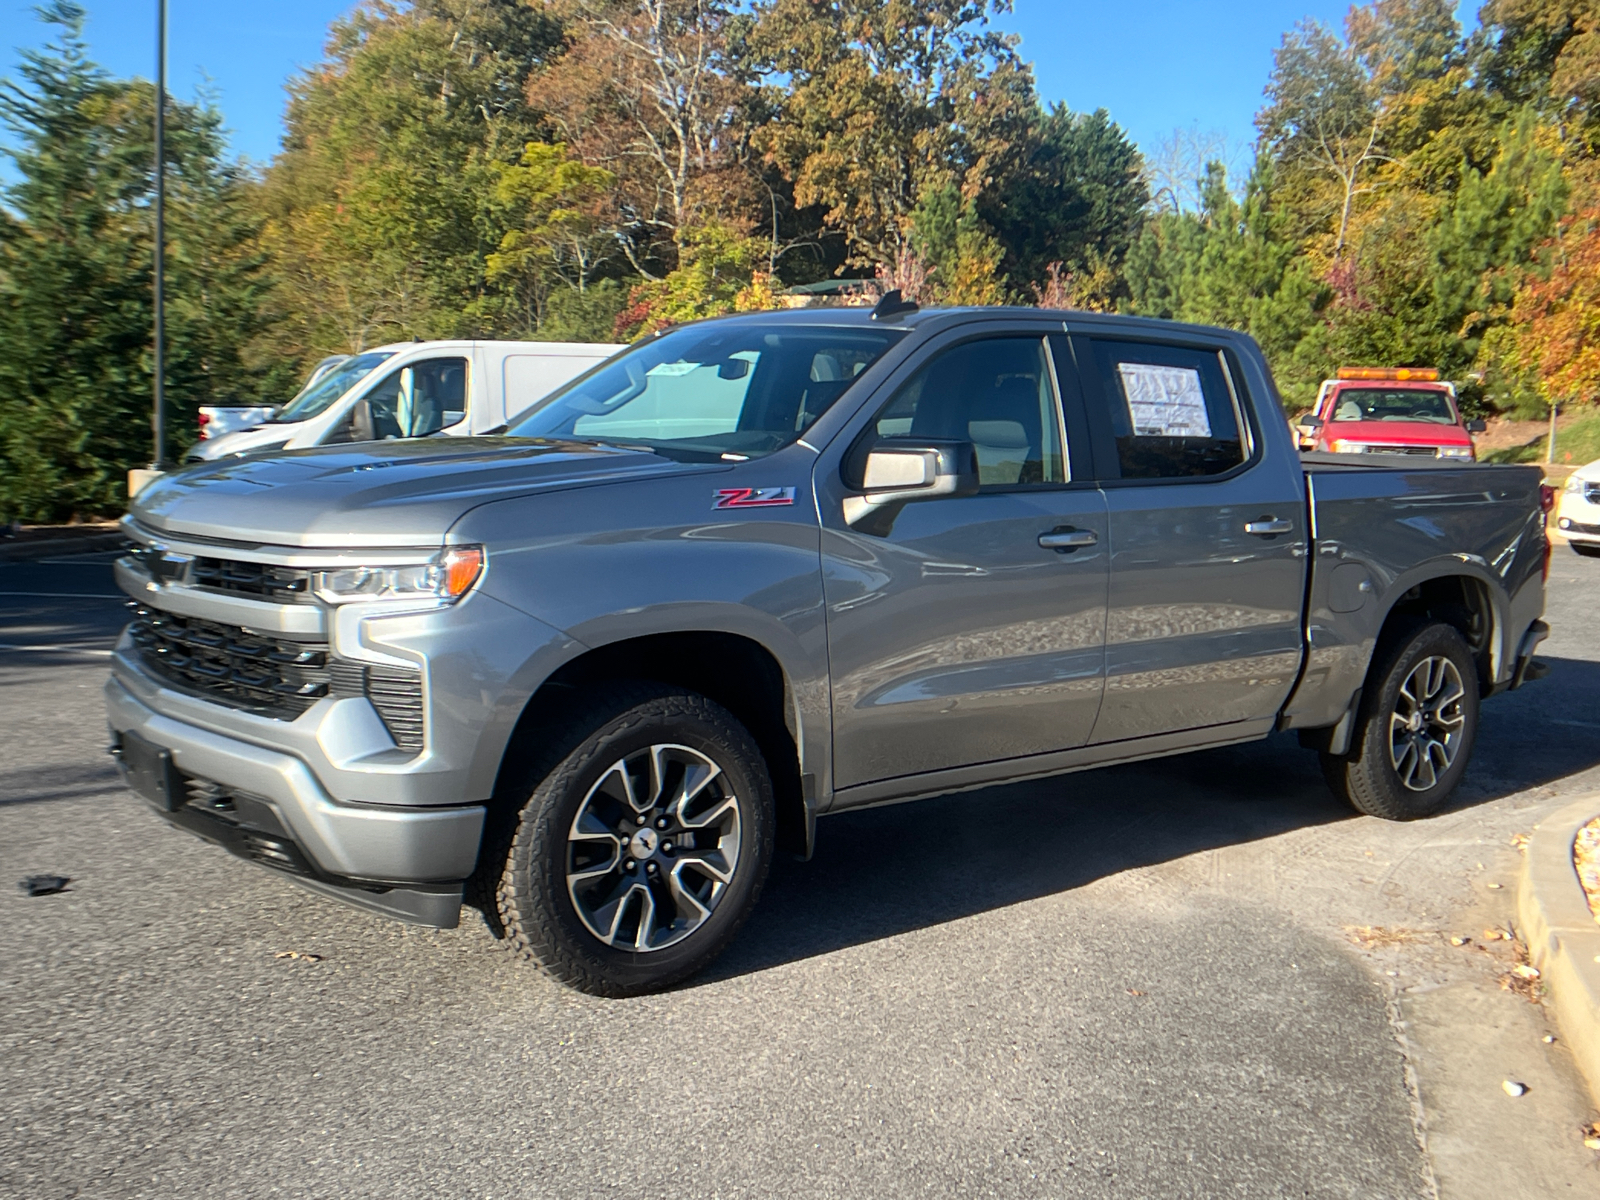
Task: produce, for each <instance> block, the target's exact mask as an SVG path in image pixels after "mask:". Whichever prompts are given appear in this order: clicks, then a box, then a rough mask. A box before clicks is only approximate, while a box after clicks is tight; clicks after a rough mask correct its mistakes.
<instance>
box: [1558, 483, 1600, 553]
mask: <svg viewBox="0 0 1600 1200" xmlns="http://www.w3.org/2000/svg"><path fill="white" fill-rule="evenodd" d="M1555 527H1556V532H1557V533H1559V534H1560V535H1561V536H1562V537H1564V538H1566V539H1567V540H1568V541H1569V542H1583V543H1584V544H1586V545H1589V544H1600V504H1591V503H1590V502H1589V501H1588V500H1587V499H1586V498H1585V497H1584V496H1583V495H1582V494H1581V493H1580V494H1574V493H1572V492H1566V493H1564V494H1563V495H1562V497H1561V503H1560V504H1559V505H1558V506H1557V507H1556V519H1555Z"/></svg>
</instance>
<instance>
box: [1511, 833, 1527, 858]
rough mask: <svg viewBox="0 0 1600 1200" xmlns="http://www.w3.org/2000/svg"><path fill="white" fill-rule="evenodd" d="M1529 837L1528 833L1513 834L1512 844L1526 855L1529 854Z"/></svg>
mask: <svg viewBox="0 0 1600 1200" xmlns="http://www.w3.org/2000/svg"><path fill="white" fill-rule="evenodd" d="M1528 836H1529V835H1528V834H1526V833H1513V834H1512V835H1511V844H1512V845H1513V846H1515V847H1516V848H1517V849H1518V850H1520V851H1522V852H1523V853H1524V854H1526V853H1527V852H1528Z"/></svg>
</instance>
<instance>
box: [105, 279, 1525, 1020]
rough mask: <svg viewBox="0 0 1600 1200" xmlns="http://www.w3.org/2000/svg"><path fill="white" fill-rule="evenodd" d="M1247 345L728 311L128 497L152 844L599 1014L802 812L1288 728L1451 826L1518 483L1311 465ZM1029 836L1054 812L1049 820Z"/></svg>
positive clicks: (667, 976)
mask: <svg viewBox="0 0 1600 1200" xmlns="http://www.w3.org/2000/svg"><path fill="white" fill-rule="evenodd" d="M1279 405H1280V401H1279V398H1278V394H1277V391H1276V389H1275V388H1274V385H1273V382H1272V378H1271V375H1270V373H1269V372H1268V369H1267V365H1266V363H1265V362H1264V360H1263V359H1262V356H1261V352H1260V351H1259V350H1258V349H1257V347H1256V345H1255V343H1254V342H1253V341H1251V340H1250V339H1249V338H1248V337H1246V336H1245V335H1243V334H1239V333H1232V332H1228V331H1225V330H1220V329H1207V328H1200V327H1196V326H1190V325H1180V324H1175V323H1169V322H1162V321H1152V320H1144V319H1137V318H1131V317H1120V316H1106V315H1090V314H1079V313H1052V312H1047V311H1039V310H1034V309H1002V308H986V309H954V310H932V311H927V312H918V311H916V308H915V306H914V305H907V304H903V303H901V302H899V298H898V296H897V295H896V294H895V293H891V294H890V295H889V296H888V297H885V298H884V300H883V301H882V302H880V303H879V305H878V307H877V308H876V309H874V310H871V311H868V310H865V309H809V310H795V311H789V312H781V313H762V314H752V315H746V316H737V317H729V318H724V319H719V320H714V321H708V322H703V323H698V324H691V325H685V326H681V327H678V328H676V329H672V330H670V331H667V332H664V333H662V334H660V335H658V336H655V337H652V338H649V339H646V340H645V341H643V342H641V343H640V344H638V345H636V346H634V347H633V348H632V349H630V350H628V351H627V352H625V353H623V354H621V355H618V356H617V357H616V358H614V359H612V360H610V361H609V362H607V363H606V364H605V365H603V366H602V367H600V368H599V369H597V370H594V371H591V372H590V373H589V374H587V375H585V376H583V377H581V378H579V379H578V380H576V381H575V382H573V383H571V384H569V385H568V386H567V387H565V388H563V389H561V390H559V391H557V392H555V393H554V394H552V395H551V396H549V397H546V398H545V399H544V400H543V401H541V402H540V403H538V404H536V405H535V406H533V408H532V409H531V410H529V411H528V412H526V413H525V414H523V416H522V417H521V418H520V419H519V420H518V421H516V422H515V423H513V424H512V426H511V428H510V429H509V430H508V431H507V432H506V433H505V434H504V435H502V436H495V437H477V438H462V439H458V440H456V441H454V442H445V441H442V440H433V441H423V442H412V443H404V442H369V443H365V444H360V445H337V446H325V447H320V448H317V449H312V450H303V451H298V452H293V453H286V454H281V455H274V456H262V457H251V458H243V459H232V460H229V461H227V462H221V463H214V464H209V465H205V466H201V467H197V468H195V469H193V470H190V471H187V472H184V473H182V474H179V475H176V476H173V477H170V478H167V479H164V480H161V481H158V482H157V483H154V484H152V485H150V487H149V488H147V489H146V490H145V491H143V492H141V493H140V494H139V495H138V497H137V498H136V499H135V501H134V503H133V505H132V509H131V512H130V513H129V515H128V516H127V518H126V519H125V524H124V527H125V529H126V531H127V533H128V536H129V537H130V538H131V539H132V540H133V542H134V545H135V549H134V550H133V551H132V552H131V553H130V554H129V555H127V556H126V557H125V558H123V559H122V560H120V561H119V562H118V563H117V566H116V574H117V579H118V582H119V584H120V586H121V587H122V589H123V590H124V591H125V592H126V593H127V594H128V595H129V596H130V597H131V598H132V602H133V618H134V619H133V622H132V624H131V625H130V626H129V627H128V629H127V631H126V632H125V633H124V635H123V636H122V638H121V640H120V641H119V643H118V644H117V647H116V650H115V653H114V659H113V668H112V675H111V678H110V679H109V680H108V682H107V684H106V693H105V695H106V704H107V712H108V714H109V719H110V725H111V729H112V732H113V737H114V739H115V753H116V754H117V755H118V761H119V762H120V764H121V767H122V769H123V771H124V772H125V774H126V777H127V779H128V781H129V783H130V784H131V785H132V786H133V788H134V789H135V790H137V791H138V792H139V793H140V794H141V795H143V796H145V797H146V798H147V799H148V800H149V801H150V802H151V803H152V804H153V805H154V807H155V808H156V809H157V810H158V811H159V812H160V813H161V814H162V815H163V816H164V817H165V818H166V819H167V820H168V821H170V822H172V823H173V824H175V825H178V826H181V827H183V828H185V829H188V830H191V831H193V832H195V833H198V834H199V835H201V836H203V837H206V838H210V839H211V840H213V841H215V842H217V843H220V844H221V845H222V846H224V847H226V848H227V849H229V850H230V851H232V852H233V853H235V854H238V855H240V856H243V857H245V858H249V859H253V860H254V861H256V862H258V863H261V864H263V865H265V866H268V867H271V868H273V869H276V870H279V871H281V872H283V873H285V874H286V875H288V876H290V877H291V878H293V879H295V880H297V881H299V882H300V883H302V884H304V885H305V886H307V887H310V888H313V889H314V890H317V891H319V892H321V893H322V894H324V895H327V896H334V897H338V898H340V899H343V900H345V901H347V902H348V903H351V904H355V905H358V906H361V907H364V908H367V909H371V910H375V911H378V912H382V913H387V914H389V915H391V916H395V917H399V918H401V919H402V920H407V921H414V922H419V923H422V924H427V925H434V926H451V925H454V924H455V923H456V922H457V920H458V914H459V910H460V908H461V906H462V902H463V897H464V896H465V897H466V898H467V899H468V900H469V901H470V902H471V903H473V904H475V905H478V906H479V907H481V908H483V909H484V910H485V911H486V913H489V914H492V925H493V927H494V928H496V929H497V930H498V931H500V932H501V933H502V934H503V938H504V942H505V944H506V945H507V946H509V947H510V948H512V949H513V950H515V951H516V952H517V953H518V954H519V955H523V956H527V957H530V958H533V959H536V960H538V961H539V962H541V963H542V964H544V965H545V966H546V967H547V968H548V969H549V970H550V971H552V972H553V973H554V974H555V975H556V976H558V977H560V978H561V979H564V980H566V981H568V982H569V983H572V984H574V985H576V986H578V987H581V988H585V989H588V990H591V991H594V992H599V993H603V994H611V995H617V994H628V993H635V992H640V991H644V990H649V989H654V988H660V987H663V986H666V985H668V984H670V983H672V982H673V981H675V980H679V979H682V978H684V977H686V976H688V975H689V974H691V973H693V972H694V971H696V970H698V969H699V968H701V967H703V966H704V965H705V964H706V963H707V962H709V961H710V960H711V959H712V958H713V957H714V956H715V955H716V954H717V953H718V951H719V950H720V949H721V948H722V947H723V946H724V945H725V944H726V943H727V942H728V939H729V938H730V937H732V936H733V933H734V931H735V930H736V929H737V928H738V927H739V926H740V924H741V923H742V922H743V921H744V919H745V916H746V914H747V913H748V912H749V910H750V907H751V906H752V905H753V904H754V903H755V901H756V898H757V896H758V895H759V893H760V891H761V887H762V883H763V881H764V880H765V878H766V874H767V869H768V864H769V863H770V862H771V861H772V857H773V854H774V852H775V848H776V847H785V848H788V849H790V850H793V851H794V852H796V853H797V854H800V855H802V856H804V855H806V854H809V852H810V847H811V845H812V843H813V837H814V831H815V823H816V819H817V818H818V817H821V816H824V815H826V814H831V813H838V812H844V811H848V810H851V809H855V808H859V807H862V806H866V805H878V804H884V803H887V802H891V801H900V800H910V799H915V798H917V797H921V796H928V795H934V794H938V793H943V792H951V791H958V790H963V789H969V788H977V787H985V786H988V785H992V784H998V783H1003V782H1006V781H1009V780H1017V779H1026V778H1030V777H1034V776H1043V775H1053V774H1057V773H1060V772H1065V771H1075V770H1080V769H1084V768H1089V767H1096V766H1102V765H1105V764H1109V763H1119V762H1128V761H1133V760H1138V759H1145V758H1152V757H1156V756H1161V755H1168V754H1174V753H1178V752H1182V751H1189V750H1199V749H1203V748H1206V747H1214V746H1224V745H1230V744H1233V743H1238V742H1248V741H1252V740H1255V739H1258V738H1263V737H1265V736H1267V735H1268V734H1269V733H1271V732H1273V731H1274V730H1291V729H1292V730H1296V731H1298V733H1299V737H1300V740H1301V742H1302V744H1303V745H1305V746H1306V747H1308V748H1310V749H1312V750H1314V751H1316V752H1317V753H1318V754H1319V755H1320V757H1321V763H1322V767H1323V770H1324V773H1325V775H1326V778H1327V779H1328V782H1329V784H1330V785H1331V787H1332V788H1333V790H1334V791H1335V792H1336V793H1338V794H1339V795H1340V796H1342V797H1343V798H1344V799H1345V800H1347V801H1348V802H1349V803H1350V804H1351V805H1353V806H1354V807H1355V808H1356V809H1357V810H1359V811H1361V812H1364V813H1370V814H1373V815H1376V816H1380V817H1387V818H1394V819H1407V818H1413V817H1420V816H1424V815H1426V814H1429V813H1433V812H1435V811H1437V810H1438V809H1439V808H1440V807H1441V806H1442V805H1443V804H1445V803H1446V802H1447V801H1448V800H1449V798H1450V796H1451V795H1452V793H1453V792H1454V791H1455V789H1456V786H1457V784H1458V783H1459V782H1460V780H1461V777H1462V774H1463V772H1464V771H1465V770H1466V768H1467V763H1468V759H1469V758H1470V756H1471V753H1472V747H1473V742H1474V739H1475V738H1476V736H1477V733H1478V705H1479V701H1480V699H1481V698H1483V697H1486V696H1490V695H1493V694H1495V693H1497V692H1502V691H1506V690H1508V689H1511V688H1515V687H1517V686H1518V685H1520V684H1521V683H1522V682H1523V681H1524V680H1525V679H1527V678H1529V677H1531V676H1532V675H1536V674H1537V673H1538V664H1535V663H1534V661H1533V654H1534V650H1535V647H1536V646H1537V645H1538V644H1539V642H1540V640H1541V639H1542V638H1543V637H1544V636H1545V635H1546V633H1547V629H1546V627H1545V625H1544V623H1543V622H1542V621H1541V620H1540V616H1541V613H1542V610H1543V605H1544V577H1545V572H1546V570H1547V567H1548V555H1547V548H1548V547H1547V542H1546V537H1545V526H1544V508H1543V503H1544V500H1545V496H1546V494H1545V492H1544V491H1543V490H1542V489H1541V484H1540V472H1539V470H1538V469H1537V468H1534V467H1525V466H1511V465H1504V466H1501V465H1478V464H1473V463H1468V462H1460V461H1455V462H1452V461H1448V460H1446V461H1438V460H1428V459H1423V458H1417V459H1406V460H1404V461H1400V460H1397V459H1393V458H1385V457H1382V456H1378V455H1371V456H1353V455H1343V454H1308V455H1305V456H1303V457H1302V455H1300V454H1299V453H1298V452H1297V448H1296V446H1295V442H1294V439H1293V437H1292V436H1291V434H1290V431H1289V428H1288V426H1287V425H1286V424H1285V422H1284V420H1283V417H1282V415H1281V413H1282V410H1281V408H1280V407H1279ZM1040 821H1041V825H1040V836H1041V837H1063V836H1064V837H1070V836H1071V831H1070V830H1065V831H1063V830H1055V831H1052V829H1051V828H1050V817H1049V815H1048V813H1047V812H1045V811H1044V810H1041V813H1040Z"/></svg>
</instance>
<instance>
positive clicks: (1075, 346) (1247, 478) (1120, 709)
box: [1057, 334, 1309, 744]
mask: <svg viewBox="0 0 1600 1200" xmlns="http://www.w3.org/2000/svg"><path fill="white" fill-rule="evenodd" d="M1057 342H1058V344H1060V352H1059V353H1058V355H1057V358H1058V360H1062V361H1067V360H1070V361H1072V362H1074V363H1075V364H1076V366H1077V370H1078V375H1079V380H1080V385H1081V388H1082V392H1083V396H1084V402H1085V406H1086V409H1087V413H1088V417H1089V423H1090V426H1091V428H1092V430H1093V433H1094V447H1095V466H1096V474H1097V476H1098V479H1099V482H1100V485H1101V487H1102V489H1103V490H1104V492H1105V495H1106V507H1107V520H1108V523H1109V527H1110V529H1109V535H1110V551H1111V554H1110V570H1111V576H1110V587H1109V598H1108V602H1107V610H1106V687H1105V697H1104V699H1103V700H1102V702H1101V705H1100V715H1099V719H1098V720H1097V721H1096V723H1095V728H1094V734H1093V737H1092V739H1091V741H1092V743H1093V744H1102V743H1106V742H1117V741H1124V740H1126V739H1129V738H1138V737H1148V736H1153V735H1160V734H1170V733H1176V732H1179V731H1183V730H1198V729H1205V728H1207V727H1225V726H1229V725H1235V724H1237V723H1240V722H1249V723H1258V722H1261V721H1270V720H1271V719H1272V718H1274V717H1275V716H1276V714H1277V711H1278V709H1279V708H1280V706H1281V705H1282V704H1283V702H1284V700H1285V698H1286V697H1287V696H1288V693H1289V689H1290V688H1291V687H1292V686H1293V683H1294V679H1295V675H1296V673H1297V671H1298V670H1299V664H1300V654H1301V606H1302V604H1303V602H1304V595H1305V572H1306V560H1305V555H1306V547H1307V545H1308V544H1309V543H1308V537H1307V532H1308V531H1307V530H1306V528H1305V503H1304V475H1303V472H1302V471H1301V468H1300V464H1299V461H1298V459H1293V458H1292V456H1286V455H1284V454H1283V453H1282V452H1281V450H1279V449H1278V448H1277V447H1276V446H1274V447H1273V449H1274V453H1272V454H1269V453H1268V452H1267V446H1266V443H1265V439H1264V438H1263V437H1262V435H1261V431H1260V430H1259V429H1257V428H1254V427H1253V421H1252V417H1251V410H1250V407H1249V404H1248V401H1247V398H1246V397H1245V395H1244V393H1243V387H1244V384H1243V377H1242V371H1241V370H1240V364H1239V363H1238V361H1237V359H1236V358H1235V357H1234V355H1233V353H1232V351H1231V350H1230V349H1228V348H1227V346H1226V345H1225V344H1222V343H1220V342H1219V343H1209V342H1206V341H1204V340H1189V339H1187V338H1183V337H1181V336H1178V335H1175V336H1174V337H1173V338H1172V339H1171V340H1167V339H1165V338H1163V339H1161V340H1156V339H1138V338H1121V337H1112V336H1082V335H1077V334H1074V335H1073V336H1071V337H1070V338H1069V337H1062V338H1059V339H1057ZM1068 343H1070V349H1069V348H1068V345H1067V344H1068ZM1269 403H1273V402H1271V401H1269ZM1273 407H1276V404H1275V403H1273ZM1241 732H1243V731H1242V730H1241ZM1202 740H1204V739H1202Z"/></svg>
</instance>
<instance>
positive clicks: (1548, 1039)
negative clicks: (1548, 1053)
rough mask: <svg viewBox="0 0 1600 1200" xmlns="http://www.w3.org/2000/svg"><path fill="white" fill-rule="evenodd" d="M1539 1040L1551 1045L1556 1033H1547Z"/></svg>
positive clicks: (1553, 1042)
mask: <svg viewBox="0 0 1600 1200" xmlns="http://www.w3.org/2000/svg"><path fill="white" fill-rule="evenodd" d="M1539 1040H1540V1041H1541V1042H1543V1043H1544V1044H1545V1045H1546V1046H1553V1045H1555V1043H1556V1035H1555V1034H1553V1033H1547V1034H1545V1035H1544V1036H1543V1037H1542V1038H1540V1039H1539Z"/></svg>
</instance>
